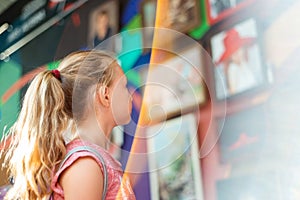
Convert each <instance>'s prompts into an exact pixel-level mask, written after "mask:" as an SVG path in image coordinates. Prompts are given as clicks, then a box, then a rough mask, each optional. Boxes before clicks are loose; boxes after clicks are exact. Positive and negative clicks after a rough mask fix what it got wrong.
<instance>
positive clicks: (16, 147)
mask: <svg viewBox="0 0 300 200" xmlns="http://www.w3.org/2000/svg"><path fill="white" fill-rule="evenodd" d="M114 62H115V59H113V58H112V56H111V55H109V54H107V53H104V52H100V51H80V52H75V53H72V54H70V55H69V56H67V57H66V58H64V59H63V61H62V62H61V63H60V65H59V67H58V70H59V71H60V76H61V80H59V79H57V78H56V77H55V76H54V75H53V74H52V72H51V71H44V72H41V73H40V74H38V75H37V76H36V77H35V78H34V80H33V81H32V83H31V84H30V86H29V88H28V90H27V92H26V94H25V97H24V100H23V106H22V109H21V111H20V114H19V117H18V119H17V121H16V122H15V124H14V125H13V126H12V128H11V129H10V131H9V134H8V135H7V136H6V137H11V138H12V142H11V144H10V148H9V149H8V152H7V154H6V163H7V165H8V169H9V170H10V173H11V174H12V176H13V177H14V181H15V182H14V185H13V187H12V188H11V189H10V190H9V192H8V193H7V195H6V199H47V198H49V195H50V194H51V192H52V191H51V188H50V184H51V179H52V176H53V172H54V171H55V170H56V169H57V166H58V164H59V163H60V162H61V161H62V159H63V157H64V156H65V154H66V147H65V142H64V139H63V133H64V132H65V131H66V130H67V129H68V127H69V126H71V127H72V130H74V128H76V126H75V123H74V122H76V121H77V122H80V121H82V120H84V117H85V113H86V109H87V105H89V103H88V102H87V101H89V99H88V98H89V97H88V96H89V94H88V93H89V92H90V88H95V87H92V86H95V85H98V84H104V85H107V86H109V85H110V84H111V82H112V79H113V67H112V66H113V63H114Z"/></svg>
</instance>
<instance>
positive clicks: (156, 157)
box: [147, 114, 203, 200]
mask: <svg viewBox="0 0 300 200" xmlns="http://www.w3.org/2000/svg"><path fill="white" fill-rule="evenodd" d="M147 135H148V136H149V139H148V141H147V146H148V155H149V157H148V158H149V168H150V170H149V171H150V187H151V199H153V200H158V199H161V200H164V199H199V200H201V199H203V192H202V181H201V173H200V165H199V163H200V159H199V154H198V141H197V126H196V119H195V117H194V115H193V114H189V115H185V116H182V117H178V118H175V119H172V120H169V121H166V122H165V123H160V124H157V125H155V126H150V127H148V128H147Z"/></svg>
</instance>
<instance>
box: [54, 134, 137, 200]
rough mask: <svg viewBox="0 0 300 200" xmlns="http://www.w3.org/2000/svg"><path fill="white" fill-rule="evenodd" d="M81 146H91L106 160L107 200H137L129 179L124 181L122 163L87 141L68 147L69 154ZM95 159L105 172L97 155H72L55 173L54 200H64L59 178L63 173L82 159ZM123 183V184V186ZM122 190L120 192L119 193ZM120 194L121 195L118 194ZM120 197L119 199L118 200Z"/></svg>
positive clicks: (75, 142) (77, 142)
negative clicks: (87, 157)
mask: <svg viewBox="0 0 300 200" xmlns="http://www.w3.org/2000/svg"><path fill="white" fill-rule="evenodd" d="M79 146H90V147H92V148H94V149H96V150H98V152H99V153H100V154H101V156H102V157H103V159H104V162H105V165H106V168H107V179H108V184H107V193H106V198H105V199H106V200H115V199H126V200H135V195H134V193H133V191H132V188H131V186H130V182H129V180H128V179H126V180H122V179H123V177H122V175H123V173H122V168H121V163H120V162H118V161H117V160H116V159H114V158H113V157H112V156H111V155H110V154H109V153H108V152H107V151H106V150H104V149H103V148H101V147H100V146H97V145H95V144H91V143H88V142H86V141H82V140H79V139H77V140H73V141H72V142H70V143H69V144H68V145H67V152H68V151H70V150H71V149H73V148H75V147H79ZM86 156H89V157H93V158H94V159H95V160H96V161H97V163H98V164H99V166H100V168H101V171H102V172H103V167H102V164H101V161H100V160H99V159H98V158H97V156H96V155H94V154H93V153H91V152H88V151H80V152H76V153H74V154H72V156H71V157H70V158H69V159H68V160H67V161H66V162H65V163H64V165H63V166H62V167H61V169H60V170H58V172H56V173H55V175H54V177H53V179H52V183H51V188H52V190H53V199H54V200H62V199H64V191H63V189H62V187H61V186H60V185H59V182H58V179H59V176H60V175H61V174H62V172H63V171H64V170H65V169H66V168H68V167H69V166H71V165H72V164H73V163H74V162H75V161H76V160H77V159H79V158H81V157H86ZM122 182H123V183H122ZM121 183H122V184H121ZM119 190H120V191H119ZM118 192H119V193H118ZM117 195H118V198H117Z"/></svg>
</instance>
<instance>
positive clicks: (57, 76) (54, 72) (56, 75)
mask: <svg viewBox="0 0 300 200" xmlns="http://www.w3.org/2000/svg"><path fill="white" fill-rule="evenodd" d="M51 72H52V74H53V76H54V77H55V78H57V79H58V80H59V81H61V77H60V72H59V71H58V70H57V69H53V70H51Z"/></svg>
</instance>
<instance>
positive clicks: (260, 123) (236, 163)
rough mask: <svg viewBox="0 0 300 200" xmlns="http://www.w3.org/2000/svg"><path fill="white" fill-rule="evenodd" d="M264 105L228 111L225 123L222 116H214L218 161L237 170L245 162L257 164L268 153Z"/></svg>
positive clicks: (249, 164) (269, 153)
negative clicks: (219, 117) (217, 137)
mask: <svg viewBox="0 0 300 200" xmlns="http://www.w3.org/2000/svg"><path fill="white" fill-rule="evenodd" d="M264 105H265V104H260V105H256V106H253V107H250V108H248V109H245V110H242V111H238V112H235V113H231V114H230V115H227V116H226V118H225V123H224V119H217V128H218V131H219V133H220V136H219V139H218V147H219V155H220V156H219V157H220V163H221V164H223V165H231V166H232V167H234V169H236V170H238V171H240V169H243V168H244V167H245V166H247V167H249V166H251V165H253V164H258V160H260V158H263V157H264V156H265V155H271V152H269V149H267V147H266V145H267V143H268V136H269V133H268V129H267V119H266V113H265V111H264ZM232 173H235V172H234V171H232Z"/></svg>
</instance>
